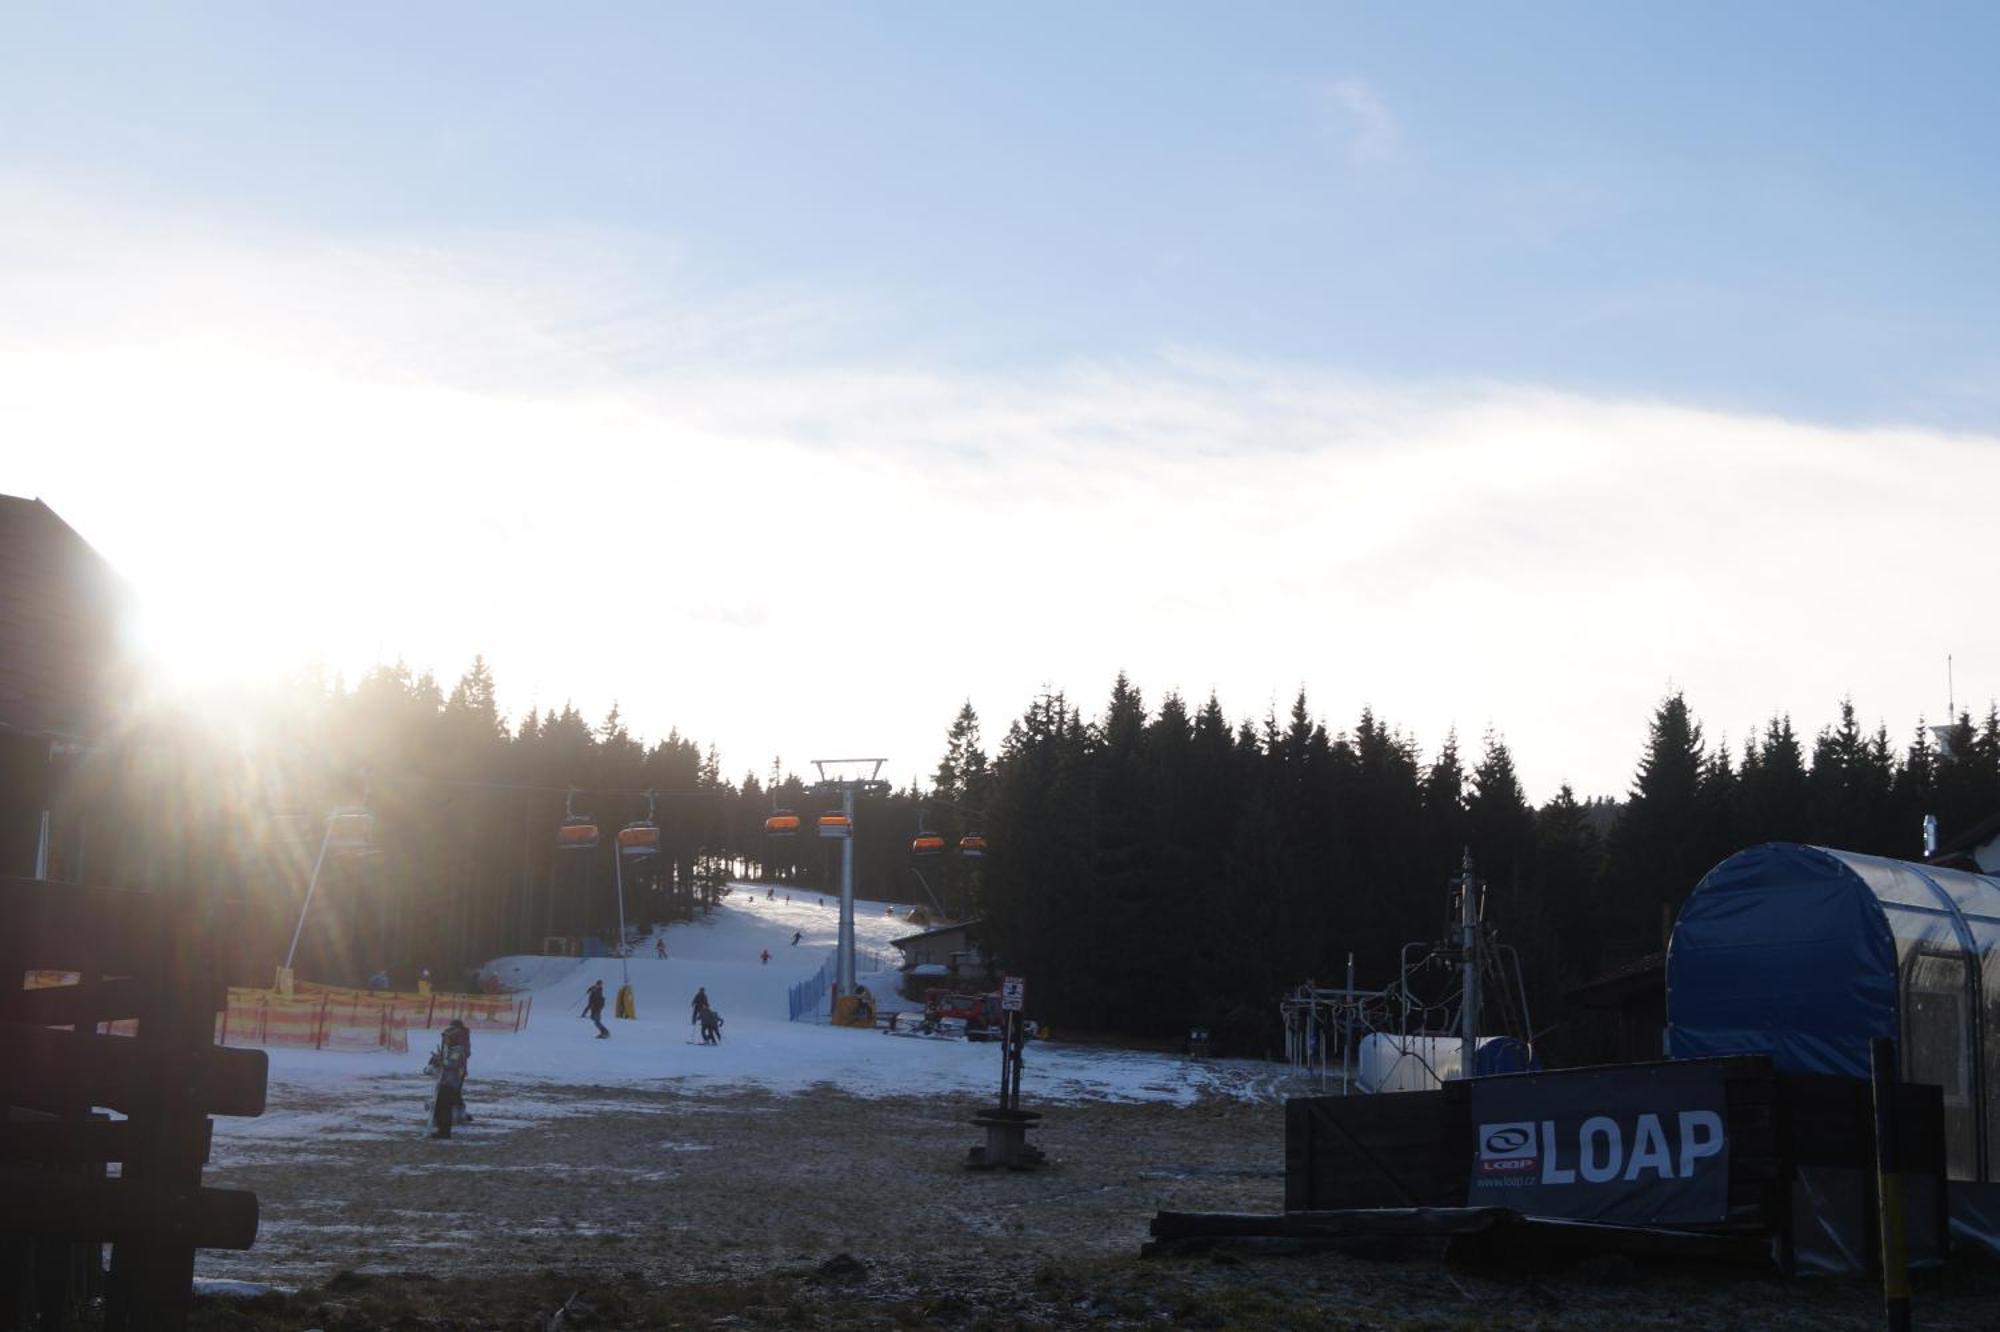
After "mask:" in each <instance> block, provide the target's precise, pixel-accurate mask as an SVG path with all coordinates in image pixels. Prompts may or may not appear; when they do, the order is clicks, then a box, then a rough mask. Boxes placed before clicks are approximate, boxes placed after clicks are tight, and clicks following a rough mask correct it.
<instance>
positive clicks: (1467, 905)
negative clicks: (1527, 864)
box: [1458, 846, 1479, 1078]
mask: <svg viewBox="0 0 2000 1332" xmlns="http://www.w3.org/2000/svg"><path fill="white" fill-rule="evenodd" d="M1476 894H1477V890H1476V889H1475V888H1474V886H1473V880H1472V848H1471V847H1469V846H1468V847H1466V848H1465V859H1464V861H1463V868H1462V869H1461V871H1460V875H1459V880H1458V927H1459V944H1460V946H1461V947H1462V948H1463V949H1464V950H1465V963H1464V966H1465V993H1464V996H1463V999H1462V1001H1461V1002H1460V1004H1459V1009H1458V1016H1459V1023H1460V1026H1459V1030H1460V1033H1461V1034H1462V1035H1463V1036H1464V1037H1465V1042H1464V1044H1463V1045H1462V1046H1461V1047H1460V1052H1459V1060H1460V1064H1461V1067H1460V1069H1459V1076H1460V1077H1464V1078H1469V1077H1471V1076H1472V1075H1473V1072H1474V1071H1475V1070H1476V1069H1477V1068H1478V1067H1479V904H1478V901H1477V900H1476Z"/></svg>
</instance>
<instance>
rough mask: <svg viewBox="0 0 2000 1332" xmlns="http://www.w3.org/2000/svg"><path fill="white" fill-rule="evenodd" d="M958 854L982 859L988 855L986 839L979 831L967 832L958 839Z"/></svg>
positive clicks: (969, 858) (968, 857)
mask: <svg viewBox="0 0 2000 1332" xmlns="http://www.w3.org/2000/svg"><path fill="white" fill-rule="evenodd" d="M958 854H960V855H961V856H964V857H965V858H966V859H967V860H980V859H983V858H984V857H985V855H986V839H985V838H984V837H981V836H980V835H979V834H978V833H967V834H966V835H965V836H963V837H961V838H959V839H958Z"/></svg>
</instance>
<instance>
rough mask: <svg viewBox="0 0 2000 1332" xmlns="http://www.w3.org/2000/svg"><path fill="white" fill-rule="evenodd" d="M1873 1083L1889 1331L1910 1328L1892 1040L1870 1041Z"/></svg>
mask: <svg viewBox="0 0 2000 1332" xmlns="http://www.w3.org/2000/svg"><path fill="white" fill-rule="evenodd" d="M1868 1047H1869V1048H1868V1055H1869V1061H1868V1062H1869V1072H1870V1074H1871V1075H1872V1077H1871V1081H1872V1082H1873V1083H1874V1088H1875V1189H1876V1194H1875V1196H1876V1200H1877V1202H1878V1203H1879V1204H1880V1205H1879V1206H1877V1207H1876V1209H1875V1212H1876V1216H1877V1219H1878V1221H1879V1222H1880V1227H1881V1236H1880V1238H1881V1244H1882V1312H1883V1315H1884V1317H1885V1318H1886V1320H1887V1323H1888V1327H1889V1332H1909V1327H1910V1265H1909V1253H1908V1251H1907V1241H1906V1232H1905V1231H1904V1228H1903V1218H1904V1207H1903V1152H1902V1143H1900V1142H1899V1141H1898V1140H1897V1137H1896V1042H1895V1041H1894V1040H1892V1039H1891V1038H1889V1037H1887V1036H1877V1037H1875V1039H1873V1040H1872V1041H1870V1042H1869V1043H1868Z"/></svg>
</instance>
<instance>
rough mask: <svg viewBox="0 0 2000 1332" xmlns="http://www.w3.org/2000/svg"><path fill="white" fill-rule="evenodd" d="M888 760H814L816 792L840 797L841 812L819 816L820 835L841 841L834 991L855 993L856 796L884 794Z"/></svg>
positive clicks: (843, 993) (885, 793)
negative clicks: (838, 941) (816, 773)
mask: <svg viewBox="0 0 2000 1332" xmlns="http://www.w3.org/2000/svg"><path fill="white" fill-rule="evenodd" d="M887 762H888V760H887V759H879V758H865V759H814V760H813V761H812V765H813V767H814V768H816V769H817V770H818V771H819V781H818V782H816V783H814V785H813V794H814V795H818V796H823V797H825V796H836V795H837V796H839V797H840V813H839V816H838V818H836V817H835V816H834V815H832V814H823V815H821V816H820V821H819V830H820V836H822V837H829V838H836V839H838V840H839V842H840V947H839V952H838V953H837V954H836V961H835V963H834V973H835V974H834V986H835V989H834V994H835V997H836V1000H837V999H838V998H839V996H842V995H851V994H853V993H854V798H855V796H857V795H872V796H885V795H887V794H889V783H887V782H885V781H883V780H882V779H881V777H882V765H883V764H884V763H887Z"/></svg>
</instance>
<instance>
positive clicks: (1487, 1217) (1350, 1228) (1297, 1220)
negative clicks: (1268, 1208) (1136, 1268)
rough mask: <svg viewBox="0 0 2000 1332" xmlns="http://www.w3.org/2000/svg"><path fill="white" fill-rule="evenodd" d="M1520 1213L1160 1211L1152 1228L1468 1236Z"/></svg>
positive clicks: (1177, 1232) (1159, 1232) (1165, 1232)
mask: <svg viewBox="0 0 2000 1332" xmlns="http://www.w3.org/2000/svg"><path fill="white" fill-rule="evenodd" d="M1514 1216H1515V1213H1513V1212H1511V1211H1509V1210H1508V1209H1507V1208H1504V1207H1352V1208H1341V1209H1337V1210H1332V1211H1319V1212H1282V1213H1279V1214H1276V1215H1272V1214H1270V1213H1258V1212H1160V1213H1157V1214H1156V1215H1155V1216H1154V1217H1153V1220H1152V1222H1151V1224H1150V1226H1149V1230H1150V1231H1151V1233H1152V1234H1154V1235H1156V1236H1159V1237H1161V1238H1169V1237H1174V1236H1181V1235H1291V1236H1331V1235H1464V1234H1470V1233H1472V1232H1474V1231H1479V1230H1487V1229H1490V1228H1492V1227H1493V1226H1495V1225H1499V1224H1502V1223H1504V1222H1505V1221H1507V1220H1508V1219H1510V1218H1512V1217H1514Z"/></svg>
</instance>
